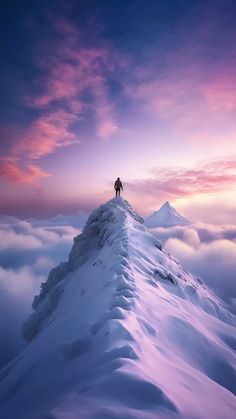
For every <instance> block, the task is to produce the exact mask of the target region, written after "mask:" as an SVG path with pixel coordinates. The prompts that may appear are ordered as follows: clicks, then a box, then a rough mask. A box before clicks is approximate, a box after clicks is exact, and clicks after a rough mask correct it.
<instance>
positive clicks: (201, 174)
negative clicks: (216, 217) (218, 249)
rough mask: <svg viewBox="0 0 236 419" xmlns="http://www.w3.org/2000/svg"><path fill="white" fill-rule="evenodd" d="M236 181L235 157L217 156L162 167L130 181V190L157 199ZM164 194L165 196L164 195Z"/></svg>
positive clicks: (214, 188) (205, 190)
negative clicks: (187, 165) (196, 163)
mask: <svg viewBox="0 0 236 419" xmlns="http://www.w3.org/2000/svg"><path fill="white" fill-rule="evenodd" d="M235 185H236V159H232V160H218V161H214V162H208V163H204V164H201V165H199V166H198V167H196V168H193V169H188V168H186V169H184V168H161V169H159V170H158V171H157V170H156V169H155V170H154V175H153V176H152V177H151V178H149V179H145V180H140V181H138V182H135V183H132V182H130V183H128V187H129V190H130V191H133V192H134V193H135V194H142V196H143V197H144V196H145V197H148V199H149V201H150V199H151V200H153V201H155V200H156V199H157V197H158V199H159V197H160V196H161V197H162V200H163V199H174V198H181V197H190V196H193V195H196V194H209V193H213V192H218V191H222V190H225V189H227V188H232V187H233V186H235ZM163 197H164V198H163Z"/></svg>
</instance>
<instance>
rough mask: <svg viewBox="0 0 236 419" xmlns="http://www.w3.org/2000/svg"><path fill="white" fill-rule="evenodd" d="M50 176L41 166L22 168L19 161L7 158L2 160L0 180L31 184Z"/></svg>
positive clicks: (0, 162)
mask: <svg viewBox="0 0 236 419" xmlns="http://www.w3.org/2000/svg"><path fill="white" fill-rule="evenodd" d="M48 176H49V174H48V173H46V172H44V171H43V170H42V169H41V168H40V167H39V166H36V165H32V164H29V165H28V166H24V167H21V166H20V164H19V162H18V160H17V159H13V158H6V157H5V158H1V159H0V178H2V179H4V180H8V181H11V182H16V183H24V184H30V183H34V182H35V181H36V180H37V179H39V178H45V177H48Z"/></svg>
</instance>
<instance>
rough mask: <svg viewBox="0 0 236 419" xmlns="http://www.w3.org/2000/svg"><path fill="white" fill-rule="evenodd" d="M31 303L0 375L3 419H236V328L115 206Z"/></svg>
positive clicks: (94, 218)
mask: <svg viewBox="0 0 236 419" xmlns="http://www.w3.org/2000/svg"><path fill="white" fill-rule="evenodd" d="M74 241H75V242H74V246H73V248H72V251H71V253H70V255H69V259H68V262H65V263H63V264H61V265H59V266H58V267H57V268H55V269H53V270H52V271H51V273H50V275H49V277H48V280H47V281H46V282H45V283H44V284H42V287H41V292H40V294H39V296H36V297H35V299H34V302H33V308H34V312H33V313H32V314H31V316H30V317H29V319H28V320H27V321H26V323H25V325H24V328H23V333H24V336H25V338H26V339H27V340H28V341H31V342H30V344H29V345H28V346H27V348H26V349H25V350H24V351H23V352H22V353H21V354H20V355H19V356H18V357H17V358H16V359H15V360H14V361H12V362H11V363H10V364H9V365H7V366H6V367H5V368H4V369H3V370H2V371H1V373H0V380H1V381H0V412H2V415H1V417H3V418H4V419H10V418H13V417H17V418H18V419H32V418H34V419H68V418H81V419H84V418H85V419H87V418H88V419H115V418H117V419H118V418H119V419H120V418H122V419H136V418H138V419H139V418H140V419H156V418H186V419H191V418H192V419H201V418H203V419H209V418H222V419H226V418H234V415H235V408H236V397H235V393H236V384H235V383H236V381H235V352H234V350H235V349H236V337H235V323H236V322H235V317H234V316H233V315H232V314H231V313H230V312H229V311H228V310H227V307H226V306H225V305H224V303H223V302H221V301H220V300H219V299H218V298H217V297H216V296H215V295H214V294H213V293H212V292H211V291H210V290H208V289H207V288H206V287H205V285H204V284H202V282H201V280H200V279H199V278H196V277H194V276H192V275H191V274H190V273H188V272H186V271H185V270H184V269H183V268H182V267H181V266H180V264H179V263H178V261H176V260H175V259H174V258H173V257H171V256H170V255H169V254H167V253H166V252H165V251H163V250H162V247H161V244H160V243H159V242H158V241H157V240H156V239H155V238H154V237H153V236H152V235H151V234H150V233H149V232H148V231H147V230H146V228H145V226H144V225H143V220H142V218H141V217H139V216H138V215H137V214H136V213H135V212H134V211H133V210H132V208H131V207H130V205H129V204H128V203H127V202H126V201H124V200H123V199H122V198H114V199H113V200H111V201H109V202H107V203H106V204H105V205H102V206H101V207H100V208H98V209H97V210H95V211H94V212H93V213H92V215H91V216H90V217H89V219H88V221H87V224H86V226H85V228H84V230H83V233H82V234H81V235H80V236H78V237H76V238H75V240H74Z"/></svg>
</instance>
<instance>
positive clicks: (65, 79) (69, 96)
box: [26, 20, 123, 140]
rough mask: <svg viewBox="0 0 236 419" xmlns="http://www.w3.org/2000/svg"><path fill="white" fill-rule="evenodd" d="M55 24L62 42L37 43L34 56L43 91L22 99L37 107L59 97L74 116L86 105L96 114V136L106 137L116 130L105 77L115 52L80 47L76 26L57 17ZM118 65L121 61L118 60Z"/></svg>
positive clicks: (102, 48)
mask: <svg viewBox="0 0 236 419" xmlns="http://www.w3.org/2000/svg"><path fill="white" fill-rule="evenodd" d="M55 28H56V31H57V32H58V31H59V34H62V33H63V42H62V43H60V44H59V43H58V44H57V45H53V46H50V47H49V46H48V45H43V47H42V46H41V48H42V53H41V54H39V55H38V58H37V62H38V65H39V67H40V68H41V69H43V71H44V72H45V73H46V80H45V86H44V91H43V92H42V94H40V95H38V96H37V97H34V98H33V100H32V98H27V99H26V101H27V103H30V105H33V106H35V107H36V108H40V109H43V108H47V107H48V106H49V105H51V104H54V105H55V103H57V104H58V102H59V101H61V104H60V105H61V106H62V107H65V106H66V108H67V109H69V112H70V113H71V114H72V115H73V116H74V117H76V118H80V117H82V116H83V111H84V110H86V109H90V110H92V112H93V113H94V114H95V116H96V120H97V135H98V137H100V138H101V139H102V140H103V139H108V138H110V137H111V136H112V135H113V134H114V132H115V131H116V122H115V117H114V109H113V105H112V103H111V101H110V99H109V97H108V92H107V90H108V89H107V82H106V77H107V73H109V72H112V71H113V70H114V68H115V66H116V65H118V60H117V58H116V54H114V52H111V50H110V49H109V48H108V47H87V48H84V47H83V46H82V45H81V41H80V38H81V34H80V32H79V30H77V29H76V28H75V27H73V26H72V25H70V24H69V23H68V22H66V21H63V20H60V21H59V22H58V23H56V25H55ZM52 47H53V52H52V51H51V48H52ZM122 65H123V62H121V63H119V66H122ZM85 92H89V95H90V97H91V98H92V101H90V103H88V102H86V101H85V100H84V93H85Z"/></svg>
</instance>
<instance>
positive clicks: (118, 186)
mask: <svg viewBox="0 0 236 419" xmlns="http://www.w3.org/2000/svg"><path fill="white" fill-rule="evenodd" d="M114 189H115V191H116V196H118V195H119V196H120V190H121V189H122V191H123V185H122V182H121V180H120V178H119V177H118V178H117V179H116V181H115V184H114Z"/></svg>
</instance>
